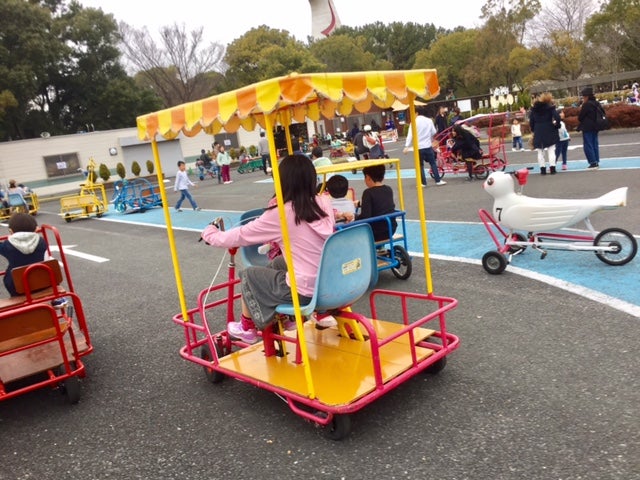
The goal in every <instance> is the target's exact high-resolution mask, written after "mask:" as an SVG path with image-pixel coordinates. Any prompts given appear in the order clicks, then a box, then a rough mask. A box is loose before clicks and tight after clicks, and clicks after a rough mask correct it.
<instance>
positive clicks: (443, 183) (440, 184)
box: [436, 180, 447, 187]
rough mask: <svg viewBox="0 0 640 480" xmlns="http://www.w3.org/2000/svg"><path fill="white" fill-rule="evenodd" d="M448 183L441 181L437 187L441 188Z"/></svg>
mask: <svg viewBox="0 0 640 480" xmlns="http://www.w3.org/2000/svg"><path fill="white" fill-rule="evenodd" d="M446 184H447V182H445V181H444V180H440V181H439V182H438V183H436V185H437V186H439V187H441V186H442V185H446Z"/></svg>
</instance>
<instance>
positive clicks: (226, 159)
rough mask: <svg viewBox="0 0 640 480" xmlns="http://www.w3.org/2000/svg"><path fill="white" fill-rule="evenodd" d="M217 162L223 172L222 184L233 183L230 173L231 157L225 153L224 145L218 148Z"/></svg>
mask: <svg viewBox="0 0 640 480" xmlns="http://www.w3.org/2000/svg"><path fill="white" fill-rule="evenodd" d="M216 162H218V165H219V166H220V169H221V171H222V183H224V184H225V185H229V184H230V183H233V180H231V173H230V171H231V167H230V165H231V157H230V156H229V154H228V153H227V152H226V151H225V149H224V145H220V146H219V147H218V156H217V157H216Z"/></svg>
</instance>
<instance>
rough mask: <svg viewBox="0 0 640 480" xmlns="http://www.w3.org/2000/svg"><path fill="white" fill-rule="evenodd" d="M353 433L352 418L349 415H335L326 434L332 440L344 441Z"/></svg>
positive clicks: (326, 429)
mask: <svg viewBox="0 0 640 480" xmlns="http://www.w3.org/2000/svg"><path fill="white" fill-rule="evenodd" d="M350 433H351V417H350V416H349V415H334V416H333V418H332V419H331V422H329V424H328V425H327V426H326V427H325V429H324V434H325V436H326V437H327V438H329V439H331V440H336V441H338V440H342V439H344V438H346V437H347V436H349V434H350Z"/></svg>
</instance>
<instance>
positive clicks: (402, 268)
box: [391, 245, 413, 280]
mask: <svg viewBox="0 0 640 480" xmlns="http://www.w3.org/2000/svg"><path fill="white" fill-rule="evenodd" d="M393 256H394V258H395V260H396V261H397V262H399V265H398V266H397V267H393V268H392V269H391V271H392V272H393V274H394V275H395V276H396V278H399V279H400V280H406V279H407V278H409V277H410V276H411V271H412V270H413V265H412V263H411V257H410V256H409V254H408V253H407V251H406V250H405V249H404V247H401V246H400V245H394V246H393Z"/></svg>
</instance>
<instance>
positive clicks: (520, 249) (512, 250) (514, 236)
mask: <svg viewBox="0 0 640 480" xmlns="http://www.w3.org/2000/svg"><path fill="white" fill-rule="evenodd" d="M507 240H509V239H507V238H505V239H504V243H505V245H506V243H507ZM510 240H515V241H516V242H526V241H527V237H525V236H524V235H522V234H521V233H512V234H511V235H510ZM526 249H527V247H518V246H515V245H514V246H510V247H509V253H512V254H514V253H518V252H524V251H525V250H526Z"/></svg>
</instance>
